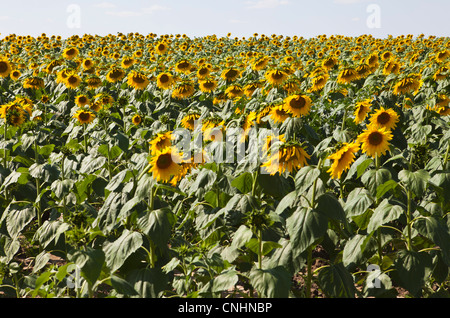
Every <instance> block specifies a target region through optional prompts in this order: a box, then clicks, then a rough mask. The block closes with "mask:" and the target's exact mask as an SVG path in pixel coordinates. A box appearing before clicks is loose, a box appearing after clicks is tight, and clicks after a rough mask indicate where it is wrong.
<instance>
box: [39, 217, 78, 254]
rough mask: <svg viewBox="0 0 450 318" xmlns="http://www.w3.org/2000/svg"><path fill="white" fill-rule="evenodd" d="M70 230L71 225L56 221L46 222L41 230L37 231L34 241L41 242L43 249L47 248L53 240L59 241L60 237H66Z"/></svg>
mask: <svg viewBox="0 0 450 318" xmlns="http://www.w3.org/2000/svg"><path fill="white" fill-rule="evenodd" d="M69 229H70V225H69V224H67V223H65V222H62V221H59V220H56V221H48V220H47V221H45V222H44V224H42V226H41V227H40V228H38V229H37V231H36V233H35V234H34V237H33V240H35V241H39V242H40V243H41V247H42V248H45V247H47V245H48V244H50V243H51V242H52V241H53V240H57V239H58V238H59V236H60V235H64V233H65V232H67V231H68V230H69Z"/></svg>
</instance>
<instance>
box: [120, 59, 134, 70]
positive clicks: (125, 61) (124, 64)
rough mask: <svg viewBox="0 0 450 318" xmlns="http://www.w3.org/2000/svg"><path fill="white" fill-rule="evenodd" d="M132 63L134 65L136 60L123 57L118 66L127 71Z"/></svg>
mask: <svg viewBox="0 0 450 318" xmlns="http://www.w3.org/2000/svg"><path fill="white" fill-rule="evenodd" d="M134 63H136V60H135V59H134V58H132V57H131V56H124V57H123V58H122V61H121V63H120V65H121V66H122V67H123V68H124V69H127V68H130V67H131V66H133V64H134Z"/></svg>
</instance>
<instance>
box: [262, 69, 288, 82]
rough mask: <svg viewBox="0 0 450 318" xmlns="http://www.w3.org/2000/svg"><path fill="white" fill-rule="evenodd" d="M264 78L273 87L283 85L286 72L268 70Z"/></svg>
mask: <svg viewBox="0 0 450 318" xmlns="http://www.w3.org/2000/svg"><path fill="white" fill-rule="evenodd" d="M264 76H265V78H266V80H267V81H268V82H269V83H270V84H272V85H273V86H278V85H283V83H284V82H285V81H286V80H287V78H288V74H287V73H286V72H284V71H282V70H278V69H274V70H268V71H267V72H266V74H265V75H264Z"/></svg>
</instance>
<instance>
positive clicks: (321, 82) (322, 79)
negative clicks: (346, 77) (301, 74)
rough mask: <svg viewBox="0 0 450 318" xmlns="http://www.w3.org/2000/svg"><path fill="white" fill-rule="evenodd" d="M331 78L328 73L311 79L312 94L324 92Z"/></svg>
mask: <svg viewBox="0 0 450 318" xmlns="http://www.w3.org/2000/svg"><path fill="white" fill-rule="evenodd" d="M328 78H329V75H328V74H327V73H321V74H318V75H316V76H314V77H313V78H311V82H312V87H311V88H310V91H311V92H317V91H320V90H322V89H323V88H324V87H325V84H326V83H327V81H328Z"/></svg>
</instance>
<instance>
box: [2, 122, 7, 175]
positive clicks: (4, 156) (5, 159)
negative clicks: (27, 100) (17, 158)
mask: <svg viewBox="0 0 450 318" xmlns="http://www.w3.org/2000/svg"><path fill="white" fill-rule="evenodd" d="M7 133H8V121H7V120H6V119H5V135H4V136H3V137H4V139H5V149H4V151H3V167H4V168H5V169H6V164H7V158H8V149H7V148H6V142H7V141H8V138H7Z"/></svg>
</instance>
